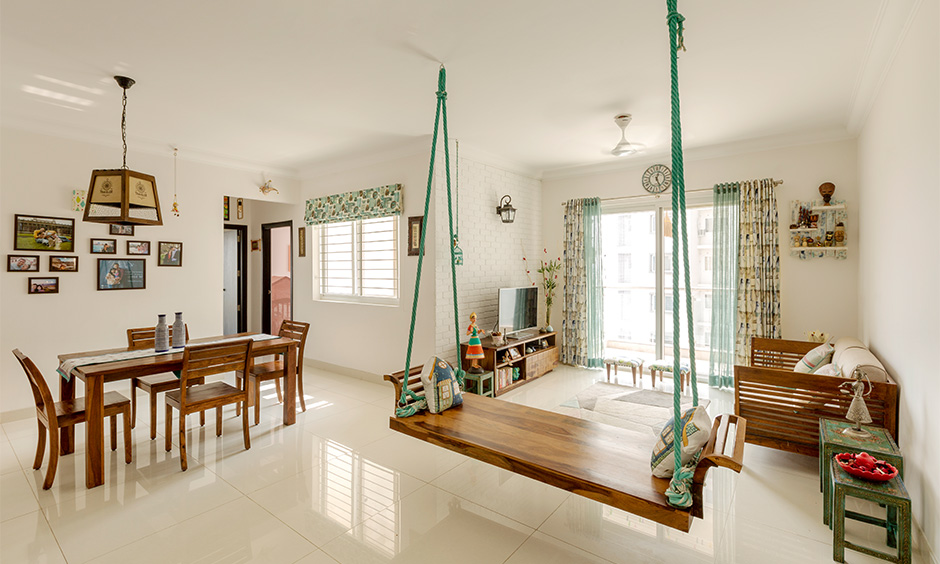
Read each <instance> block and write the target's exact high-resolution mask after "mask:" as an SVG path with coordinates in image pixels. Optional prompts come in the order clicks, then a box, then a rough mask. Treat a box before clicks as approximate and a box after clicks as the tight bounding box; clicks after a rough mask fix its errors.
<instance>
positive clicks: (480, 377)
mask: <svg viewBox="0 0 940 564" xmlns="http://www.w3.org/2000/svg"><path fill="white" fill-rule="evenodd" d="M471 382H472V383H473V385H472V386H471ZM464 387H465V388H467V391H468V392H470V393H474V394H476V395H478V396H487V397H493V372H492V371H489V372H484V373H483V374H470V373H469V372H466V373H465V374H464Z"/></svg>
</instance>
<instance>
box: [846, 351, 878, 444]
mask: <svg viewBox="0 0 940 564" xmlns="http://www.w3.org/2000/svg"><path fill="white" fill-rule="evenodd" d="M853 376H854V377H855V381H854V382H844V383H843V384H841V385H840V386H839V387H840V388H843V387H846V388H851V390H852V391H851V392H849V391H847V390H840V391H841V392H842V393H843V394H852V403H851V404H849V410H848V412H847V413H846V414H845V418H846V419H848V420H849V421H851V422H852V423H855V427H849V428H846V429H844V430H843V431H842V432H843V434H845V435H848V436H850V437H852V438H855V439H865V438H868V437H870V436H871V434H870V433H869V432H868V431H866V430H865V429H862V424H868V423H871V414H870V413H869V412H868V406H866V405H865V396H866V395H868V394H870V393H871V383H869V384H868V385H869V389H868V393H867V394H866V393H865V382H863V381H862V378H863V377H864V378H866V379H867V376H865V375H864V374H863V373H862V371H861V370H859V369H858V368H856V369H855V373H854V374H853Z"/></svg>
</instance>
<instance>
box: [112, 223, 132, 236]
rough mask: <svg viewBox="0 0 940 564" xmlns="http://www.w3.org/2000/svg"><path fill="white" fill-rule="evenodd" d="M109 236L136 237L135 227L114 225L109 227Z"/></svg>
mask: <svg viewBox="0 0 940 564" xmlns="http://www.w3.org/2000/svg"><path fill="white" fill-rule="evenodd" d="M108 235H122V236H130V237H133V236H134V226H133V225H120V224H117V223H112V224H111V225H109V226H108Z"/></svg>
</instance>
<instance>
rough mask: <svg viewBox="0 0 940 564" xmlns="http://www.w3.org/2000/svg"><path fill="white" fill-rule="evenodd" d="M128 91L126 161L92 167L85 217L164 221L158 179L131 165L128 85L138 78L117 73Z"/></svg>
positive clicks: (124, 118)
mask: <svg viewBox="0 0 940 564" xmlns="http://www.w3.org/2000/svg"><path fill="white" fill-rule="evenodd" d="M114 80H115V81H116V82H117V83H118V86H120V87H121V89H122V90H123V91H124V93H123V109H122V111H121V140H122V142H123V145H124V163H123V165H122V166H121V168H117V169H97V170H93V171H91V183H90V184H89V186H88V198H87V204H86V206H85V214H84V216H83V218H82V219H83V221H90V222H97V223H121V224H138V225H163V218H162V216H161V215H160V199H159V197H158V196H157V181H156V179H155V178H154V177H153V176H151V175H149V174H144V173H142V172H136V171H133V170H130V169H129V168H127V89H128V88H130V87H131V86H133V85H134V80H133V79H132V78H128V77H126V76H115V77H114Z"/></svg>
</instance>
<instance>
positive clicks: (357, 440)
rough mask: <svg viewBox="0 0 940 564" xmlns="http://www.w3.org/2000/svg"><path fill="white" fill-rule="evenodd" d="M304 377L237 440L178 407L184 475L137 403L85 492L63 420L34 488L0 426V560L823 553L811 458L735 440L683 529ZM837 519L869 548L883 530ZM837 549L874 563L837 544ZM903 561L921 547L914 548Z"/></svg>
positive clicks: (664, 558)
mask: <svg viewBox="0 0 940 564" xmlns="http://www.w3.org/2000/svg"><path fill="white" fill-rule="evenodd" d="M621 376H622V377H623V375H621ZM603 378H604V375H603V373H601V372H598V371H587V370H578V369H573V368H569V367H560V368H559V369H558V370H556V371H555V372H554V373H552V374H550V375H547V376H545V377H544V378H542V379H540V380H538V381H536V382H533V383H531V384H529V385H526V386H523V387H522V388H519V389H518V390H515V391H513V392H512V393H510V394H507V395H506V396H504V397H505V399H507V400H509V401H514V402H520V403H525V404H528V405H532V406H535V407H541V408H547V409H551V408H554V407H555V406H557V405H559V404H561V403H562V402H564V401H565V400H567V399H569V398H570V397H572V396H573V395H574V394H575V393H577V392H578V391H580V390H582V389H584V388H586V387H587V386H589V385H590V384H591V383H593V382H594V381H596V380H602V379H603ZM624 382H626V380H624ZM646 384H647V386H648V385H649V382H648V378H647V382H646ZM126 388H127V386H122V387H120V388H118V391H120V392H121V393H124V394H126V393H127V390H126ZM305 388H306V391H307V395H308V399H307V403H308V406H309V409H308V410H307V412H306V413H299V414H298V420H297V425H294V426H293V427H289V428H285V427H283V426H282V425H281V424H280V420H281V409H280V406H279V405H277V404H275V403H274V399H273V397H270V396H273V393H269V394H268V396H269V397H268V398H267V399H266V400H265V404H264V406H265V407H264V408H263V409H262V420H261V423H260V425H258V426H253V427H252V428H251V443H252V448H251V450H249V451H245V450H244V449H243V446H242V439H241V429H240V420H239V419H237V418H235V415H234V411H233V410H231V409H230V410H228V411H226V415H225V422H224V434H223V436H222V437H221V438H217V437H216V436H215V428H214V423H213V422H212V420H213V419H214V418H213V417H210V418H209V419H210V422H209V424H208V425H207V426H206V427H205V428H199V427H198V425H197V424H196V423H197V421H196V420H195V418H193V419H192V422H191V424H190V434H189V438H188V442H189V444H190V451H189V452H190V455H189V456H190V462H189V470H188V471H187V472H181V471H180V469H179V450H178V448H177V446H176V438H175V437H174V447H173V451H172V452H171V453H166V452H165V451H164V450H163V435H162V433H163V419H162V409H161V410H160V411H161V413H160V419H159V420H158V424H157V433H158V436H157V440H156V441H150V440H149V429H148V422H147V419H148V414H147V413H146V407H145V408H144V409H142V410H141V411H140V413H139V415H140V420H139V421H138V424H137V428H136V429H135V430H134V461H133V463H131V464H128V465H125V464H124V463H123V455H122V453H121V450H118V451H117V452H116V453H111V451H107V455H106V478H105V480H106V481H105V485H104V486H102V487H99V488H95V489H93V490H86V489H85V487H84V480H85V478H84V458H83V441H82V440H81V431H80V432H79V433H78V435H79V441H78V452H77V453H76V455H71V456H65V457H62V458H61V459H60V462H59V470H58V475H57V476H56V481H55V484H54V486H53V488H52V489H51V490H49V491H43V490H42V489H41V485H42V480H43V471H44V470H45V466H43V468H42V470H39V471H34V470H32V468H31V465H32V459H33V454H34V452H35V447H36V433H37V431H36V423H35V421H34V420H24V421H17V422H12V423H7V424H4V425H3V426H2V429H0V431H2V432H0V562H2V563H3V564H7V563H9V564H15V563H34V562H37V563H39V562H68V563H69V564H78V563H84V562H94V563H122V564H123V563H126V562H155V563H157V562H176V563H185V562H264V563H279V562H283V563H294V562H296V563H303V564H336V563H337V562H338V563H340V564H358V563H373V562H375V563H378V562H408V563H411V562H415V563H420V562H435V563H440V562H447V563H463V562H466V563H473V564H489V563H494V564H498V563H507V564H551V563H558V564H581V563H584V564H588V563H592V564H594V563H609V562H623V563H634V562H642V563H647V562H651V563H658V562H661V563H672V562H718V563H728V564H730V563H748V564H750V563H774V562H781V563H782V562H786V563H792V562H799V563H811V562H831V561H832V548H831V546H832V545H831V533H830V531H829V529H828V528H827V527H825V526H824V525H823V524H822V496H821V494H820V493H819V485H818V478H817V466H816V459H814V458H808V457H803V456H797V455H789V454H786V453H781V452H778V451H774V450H770V449H764V448H760V447H755V446H752V445H748V446H747V450H746V454H745V465H746V467H745V470H744V472H743V473H742V474H740V475H737V474H734V473H732V472H730V471H728V470H723V469H719V470H712V472H711V474H710V476H709V481H708V485H707V488H706V508H705V519H702V520H699V521H696V522H695V525H694V526H693V528H692V530H691V532H690V533H688V534H684V533H679V532H677V531H674V530H671V529H667V528H664V527H662V526H659V525H656V524H655V523H652V522H650V521H647V520H645V519H642V518H640V517H637V516H635V515H630V514H627V513H623V512H621V511H618V510H616V509H612V508H610V507H607V506H604V505H600V504H598V503H596V502H593V501H590V500H587V499H584V498H581V497H579V496H575V495H571V494H569V493H567V492H564V491H561V490H558V489H556V488H552V487H550V486H546V485H544V484H541V483H539V482H535V481H533V480H529V479H527V478H524V477H521V476H516V475H514V474H511V473H509V472H505V471H503V470H500V469H497V468H495V467H492V466H489V465H486V464H483V463H480V462H477V461H475V460H470V459H467V458H465V457H463V456H460V455H457V454H455V453H452V452H450V451H446V450H443V449H440V448H438V447H435V446H432V445H429V444H426V443H422V442H420V441H417V440H414V439H411V438H408V437H405V436H402V435H398V434H397V433H393V432H391V431H389V430H388V416H389V414H390V413H391V410H390V406H391V404H392V398H391V396H392V392H391V388H390V386H387V385H382V384H374V383H368V382H364V381H361V380H356V379H352V378H347V377H344V376H340V375H337V374H332V373H328V372H323V371H319V370H317V369H314V368H308V369H307V371H306V380H305ZM669 390H671V387H670V385H669V384H668V383H667V391H669ZM703 394H709V395H710V396H711V398H710V399H711V400H712V405H711V407H710V408H709V411H711V412H712V413H713V414H715V413H718V412H720V411H722V410H727V409H728V407H729V398H728V396H727V394H722V393H716V392H714V391H709V390H707V389H704V388H703ZM143 398H144V396H141V399H143ZM143 405H144V406H146V405H147V404H146V402H145V401H144V402H143ZM855 506H856V507H855V509H856V510H860V509H863V506H862V504H861V503H856V504H855ZM864 509H867V510H869V511H877V509H878V508H877V507H875V508H874V509H872V508H870V507H865V508H864ZM881 511H882V513H883V511H884V510H881ZM849 530H850V538H853V539H854V540H856V541H857V542H861V543H865V544H868V545H869V546H872V547H874V548H878V549H881V550H885V549H886V547H885V546H884V532H883V530H879V529H876V528H874V527H871V526H867V525H862V524H858V523H855V522H849ZM846 561H847V562H853V563H863V562H880V561H879V560H875V559H872V558H869V557H867V556H864V555H861V554H858V553H855V552H852V551H847V552H846ZM914 562H915V563H918V564H926V563H927V560H926V558H925V557H924V556H923V555H922V554H921V553H920V552H918V551H915V556H914Z"/></svg>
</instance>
